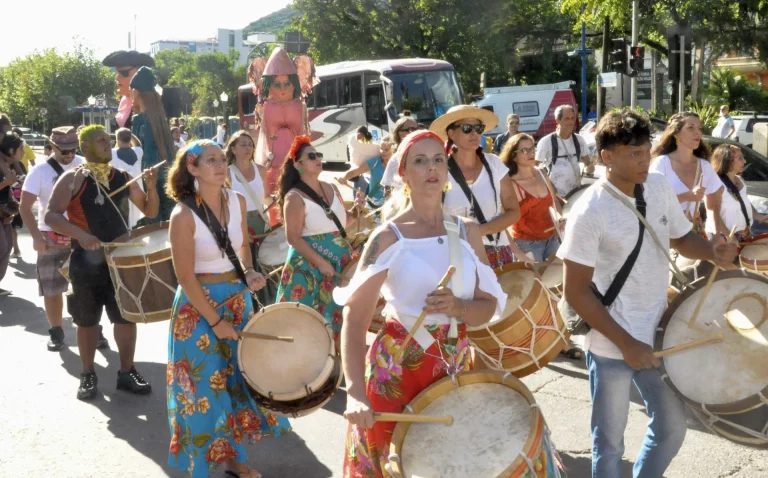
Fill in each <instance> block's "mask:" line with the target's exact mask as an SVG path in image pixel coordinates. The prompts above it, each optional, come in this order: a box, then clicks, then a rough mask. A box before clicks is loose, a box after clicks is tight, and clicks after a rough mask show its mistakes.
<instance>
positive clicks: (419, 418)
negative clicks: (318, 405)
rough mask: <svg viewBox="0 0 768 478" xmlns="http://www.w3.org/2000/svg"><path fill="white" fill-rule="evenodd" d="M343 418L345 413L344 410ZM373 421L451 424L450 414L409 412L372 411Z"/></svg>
mask: <svg viewBox="0 0 768 478" xmlns="http://www.w3.org/2000/svg"><path fill="white" fill-rule="evenodd" d="M344 418H347V413H346V412H344ZM373 421H374V422H408V423H442V424H445V425H453V417H452V416H451V415H414V414H411V413H384V412H381V413H380V412H373Z"/></svg>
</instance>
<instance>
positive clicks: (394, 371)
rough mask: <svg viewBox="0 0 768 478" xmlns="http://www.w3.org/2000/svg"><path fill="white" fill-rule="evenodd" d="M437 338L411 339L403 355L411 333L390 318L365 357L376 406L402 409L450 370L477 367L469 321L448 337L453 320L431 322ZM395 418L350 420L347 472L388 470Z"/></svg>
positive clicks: (365, 473) (369, 473)
mask: <svg viewBox="0 0 768 478" xmlns="http://www.w3.org/2000/svg"><path fill="white" fill-rule="evenodd" d="M426 328H427V330H428V331H429V333H431V334H432V336H433V337H434V338H435V339H436V340H437V342H435V343H433V344H432V345H431V346H430V347H429V348H428V349H427V350H426V351H424V350H423V349H422V348H421V346H420V345H419V344H418V343H417V342H416V341H415V340H411V342H410V343H409V345H408V346H407V348H406V351H405V353H404V354H403V356H402V358H401V359H400V360H397V355H396V354H397V351H398V350H399V348H400V344H402V342H403V339H405V337H406V336H407V335H408V331H407V330H405V328H404V327H403V325H402V324H400V322H398V321H397V320H394V319H391V318H388V319H387V321H386V324H385V325H384V327H383V328H382V329H381V330H380V331H379V333H378V335H377V336H376V340H375V341H374V342H373V344H372V345H371V348H370V349H368V355H367V357H366V360H365V393H366V395H367V396H368V400H370V402H371V405H372V406H373V409H374V410H375V411H377V412H391V413H402V412H403V410H405V406H406V405H408V404H409V403H411V401H412V400H413V399H414V398H415V397H416V395H418V394H419V393H421V391H422V390H424V389H425V388H427V387H429V386H430V385H432V384H433V383H435V382H437V381H438V380H440V379H441V378H443V377H445V376H447V375H448V374H449V373H451V374H457V373H459V372H463V371H468V370H471V368H472V365H471V364H472V358H471V354H470V349H469V342H468V341H467V335H466V326H464V325H463V324H461V325H459V338H458V340H456V339H448V325H444V326H440V325H428V326H426ZM395 425H396V423H394V422H376V423H375V424H374V426H373V428H363V427H358V426H353V425H351V424H350V425H349V429H348V430H347V443H346V451H345V454H344V476H345V477H348V478H358V477H366V478H368V477H376V478H380V477H383V476H389V475H385V474H384V472H383V471H382V470H384V466H385V465H386V464H387V462H388V459H389V444H390V442H391V441H392V431H393V430H394V429H395Z"/></svg>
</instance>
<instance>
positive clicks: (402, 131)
mask: <svg viewBox="0 0 768 478" xmlns="http://www.w3.org/2000/svg"><path fill="white" fill-rule="evenodd" d="M418 130H419V128H418V127H416V126H411V127H410V128H403V129H401V130H400V132H401V133H408V134H411V133H413V132H414V131H418Z"/></svg>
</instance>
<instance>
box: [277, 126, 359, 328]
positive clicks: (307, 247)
mask: <svg viewBox="0 0 768 478" xmlns="http://www.w3.org/2000/svg"><path fill="white" fill-rule="evenodd" d="M322 172H323V153H319V152H317V151H316V150H315V148H314V146H312V144H311V143H310V139H309V136H297V137H296V138H295V139H294V140H293V144H291V149H290V151H289V152H288V158H287V159H286V161H285V162H284V163H283V167H282V172H281V174H280V181H279V182H278V196H277V201H278V203H279V204H280V208H281V209H282V211H283V224H284V225H285V236H286V239H287V240H288V244H289V245H290V248H289V249H288V258H287V259H286V261H285V267H284V268H283V275H282V279H281V281H280V286H279V287H278V289H277V299H276V302H278V303H279V302H299V303H302V304H304V305H308V306H309V307H312V308H313V309H315V310H317V311H318V312H320V314H322V315H323V317H325V320H326V321H327V322H328V323H329V324H330V325H331V328H332V329H333V334H334V339H335V340H336V342H337V343H338V336H339V332H340V331H341V307H339V306H338V305H336V304H335V303H334V302H333V298H332V297H331V291H333V288H334V287H336V285H337V284H338V281H339V275H340V274H341V271H342V270H343V269H344V266H346V265H347V264H348V263H349V261H350V260H351V259H352V251H351V249H350V246H349V242H348V241H347V237H346V231H345V229H344V228H345V227H347V226H348V224H352V222H353V221H354V219H355V216H354V214H356V211H357V210H362V209H363V206H365V199H364V198H363V196H362V194H359V195H358V196H357V198H356V199H355V204H356V206H357V208H353V209H352V211H346V210H345V209H344V201H343V200H342V199H341V194H340V193H339V190H338V189H336V187H335V186H332V185H331V184H328V183H326V182H323V181H320V173H322Z"/></svg>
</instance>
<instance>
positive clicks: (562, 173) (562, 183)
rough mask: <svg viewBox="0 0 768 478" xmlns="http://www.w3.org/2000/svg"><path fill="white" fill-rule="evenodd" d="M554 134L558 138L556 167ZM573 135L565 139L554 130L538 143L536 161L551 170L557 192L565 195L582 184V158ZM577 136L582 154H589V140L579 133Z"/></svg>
mask: <svg viewBox="0 0 768 478" xmlns="http://www.w3.org/2000/svg"><path fill="white" fill-rule="evenodd" d="M552 136H554V137H555V138H556V139H557V156H558V157H557V161H556V162H555V165H554V167H553V166H552V159H553V158H552V139H551V137H552ZM573 136H574V135H573V134H571V137H570V138H568V139H566V140H564V139H563V138H561V137H560V135H559V134H557V132H554V133H550V134H548V135H546V136H544V137H543V138H541V140H540V141H539V142H538V144H537V145H536V161H538V162H539V163H540V164H542V165H543V166H545V167H546V168H547V169H548V170H550V172H549V179H550V181H552V185H553V186H555V189H556V190H557V194H559V195H560V196H563V197H565V196H566V195H567V194H568V193H569V192H571V191H573V190H574V189H576V188H577V187H579V186H580V185H581V169H580V168H579V161H580V160H581V158H578V157H577V156H576V146H575V145H574V144H573ZM576 137H577V138H579V146H580V152H581V156H582V157H583V156H588V155H589V148H588V147H587V142H586V141H585V140H584V138H582V137H581V136H579V135H576Z"/></svg>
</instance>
